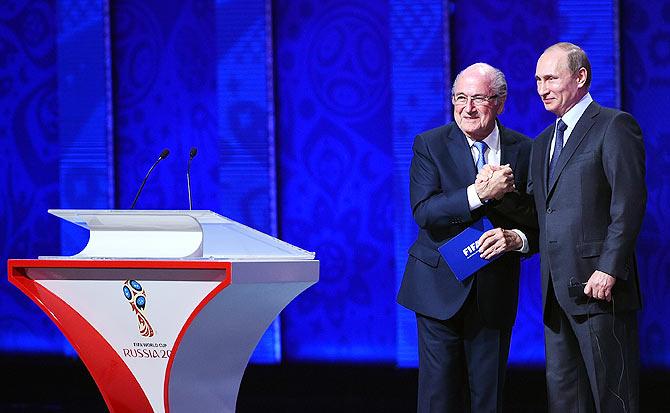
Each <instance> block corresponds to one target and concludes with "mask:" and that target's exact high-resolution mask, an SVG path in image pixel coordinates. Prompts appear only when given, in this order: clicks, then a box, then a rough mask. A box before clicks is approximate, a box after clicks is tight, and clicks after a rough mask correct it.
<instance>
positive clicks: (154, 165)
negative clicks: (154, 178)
mask: <svg viewBox="0 0 670 413" xmlns="http://www.w3.org/2000/svg"><path fill="white" fill-rule="evenodd" d="M169 154H170V150H169V149H167V148H166V149H163V152H161V154H160V155H159V156H158V159H156V162H154V164H153V165H151V168H149V171H148V172H147V174H146V175H145V176H144V180H143V181H142V185H140V189H138V190H137V195H135V199H134V200H133V204H132V205H131V206H130V209H135V203H136V202H137V198H139V197H140V193H141V192H142V188H144V184H146V183H147V179H149V174H150V173H151V171H153V170H154V168H155V167H156V165H158V162H160V161H162V160H163V159H165V158H167V157H168V155H169Z"/></svg>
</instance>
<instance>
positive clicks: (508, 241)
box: [477, 228, 523, 260]
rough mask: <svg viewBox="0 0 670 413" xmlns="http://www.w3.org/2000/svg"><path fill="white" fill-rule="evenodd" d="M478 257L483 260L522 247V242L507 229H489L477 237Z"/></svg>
mask: <svg viewBox="0 0 670 413" xmlns="http://www.w3.org/2000/svg"><path fill="white" fill-rule="evenodd" d="M477 242H478V243H479V255H480V256H481V257H482V258H484V259H485V260H488V259H491V258H493V257H495V256H496V255H499V254H502V253H504V252H507V251H512V250H517V249H519V248H521V247H522V246H523V240H522V239H521V237H520V236H519V234H517V233H516V232H514V231H510V230H508V229H502V228H495V229H490V230H488V231H486V232H485V233H483V234H482V236H481V237H479V241H477Z"/></svg>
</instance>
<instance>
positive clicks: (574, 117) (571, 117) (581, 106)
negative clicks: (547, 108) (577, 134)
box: [549, 93, 593, 161]
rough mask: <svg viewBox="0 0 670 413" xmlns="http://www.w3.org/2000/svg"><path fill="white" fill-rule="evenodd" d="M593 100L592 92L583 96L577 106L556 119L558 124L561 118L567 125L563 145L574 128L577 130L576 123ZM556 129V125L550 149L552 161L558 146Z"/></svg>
mask: <svg viewBox="0 0 670 413" xmlns="http://www.w3.org/2000/svg"><path fill="white" fill-rule="evenodd" d="M591 102H593V98H592V97H591V94H590V93H587V94H586V95H584V97H583V98H581V100H580V101H579V102H577V104H575V106H573V107H571V108H570V110H568V111H567V112H565V114H564V115H563V116H561V117H560V118H558V119H556V124H558V120H559V119H560V120H562V121H563V123H565V125H566V126H567V128H566V129H565V132H563V147H565V144H566V143H567V142H568V139H569V138H570V134H571V133H572V131H573V130H575V125H577V122H578V121H579V119H580V118H581V117H582V115H583V114H584V112H585V111H586V108H587V107H589V105H590V104H591ZM556 129H557V128H556V127H554V136H553V137H552V138H551V148H550V149H549V160H550V161H551V159H552V158H553V157H554V146H556Z"/></svg>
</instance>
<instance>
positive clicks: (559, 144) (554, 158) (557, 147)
mask: <svg viewBox="0 0 670 413" xmlns="http://www.w3.org/2000/svg"><path fill="white" fill-rule="evenodd" d="M567 128H568V125H566V124H565V122H563V121H562V120H561V119H559V120H558V124H557V125H556V141H555V142H554V152H553V153H552V155H551V162H549V181H551V178H553V177H554V169H555V168H556V164H558V158H559V157H560V156H561V151H562V150H563V133H565V130H566V129H567Z"/></svg>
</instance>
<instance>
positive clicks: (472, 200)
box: [467, 184, 484, 211]
mask: <svg viewBox="0 0 670 413" xmlns="http://www.w3.org/2000/svg"><path fill="white" fill-rule="evenodd" d="M467 192H468V204H469V205H470V211H474V210H475V209H477V208H479V207H480V206H482V205H484V204H482V200H481V199H479V197H478V196H477V191H476V190H475V184H472V185H470V186H468V189H467Z"/></svg>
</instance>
